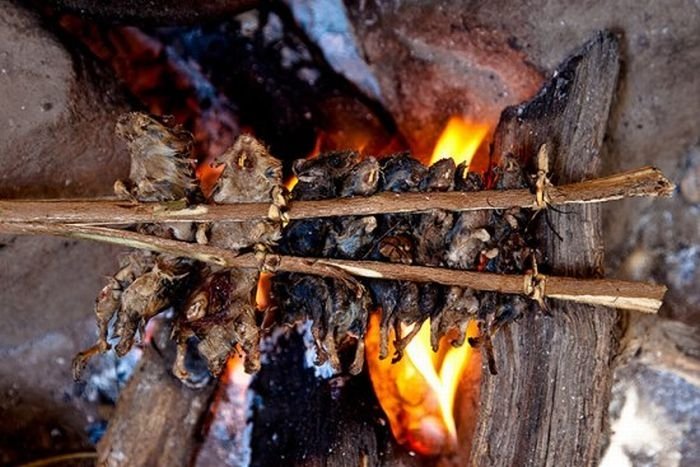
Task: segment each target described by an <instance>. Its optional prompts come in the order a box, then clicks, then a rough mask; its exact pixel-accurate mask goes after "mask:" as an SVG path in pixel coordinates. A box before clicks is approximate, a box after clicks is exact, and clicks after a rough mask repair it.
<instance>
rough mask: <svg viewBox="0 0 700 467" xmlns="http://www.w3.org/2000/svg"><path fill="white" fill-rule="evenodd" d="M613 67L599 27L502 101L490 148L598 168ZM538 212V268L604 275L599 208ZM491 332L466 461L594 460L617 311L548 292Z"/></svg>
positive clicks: (613, 43)
mask: <svg viewBox="0 0 700 467" xmlns="http://www.w3.org/2000/svg"><path fill="white" fill-rule="evenodd" d="M618 71H619V45H618V40H617V38H616V37H614V36H613V35H612V34H610V33H599V34H598V35H597V36H596V37H595V38H594V39H593V40H592V41H591V42H589V43H588V44H586V45H585V46H584V47H583V48H582V49H581V50H579V51H578V52H576V53H575V54H574V55H572V56H571V58H569V59H568V60H567V61H566V62H565V63H564V64H563V65H562V66H561V67H560V68H559V69H558V70H557V72H556V73H555V75H554V77H553V79H552V80H551V81H550V83H549V84H548V85H547V86H545V88H543V90H542V91H541V92H540V93H539V94H538V95H537V96H536V97H535V98H534V99H533V100H532V101H530V102H527V103H525V104H523V105H520V106H517V107H511V108H508V109H506V111H505V112H504V113H503V116H502V118H501V122H500V124H499V126H498V129H497V131H496V135H495V139H494V145H493V148H494V151H493V154H494V155H495V156H496V157H503V156H505V155H508V154H511V155H514V156H516V157H518V158H520V159H521V160H526V159H528V158H531V157H532V156H533V155H534V154H536V152H537V150H538V148H539V147H540V146H541V145H542V144H545V143H546V144H548V145H549V146H550V148H551V149H552V152H551V154H552V157H553V160H552V161H551V167H552V168H553V170H552V177H551V179H552V182H553V183H554V184H561V183H568V182H574V181H579V180H582V179H585V178H591V177H594V176H596V175H597V174H598V170H599V167H600V161H601V156H600V152H601V144H602V141H603V136H604V133H605V129H606V126H607V121H608V113H609V110H610V106H611V102H612V99H613V95H614V92H615V89H616V83H617V75H618ZM547 216H548V218H549V222H547V221H546V219H545V218H544V217H543V216H540V217H541V218H540V223H541V225H540V227H539V233H540V238H541V239H542V240H541V241H542V244H541V250H542V251H543V252H544V253H545V256H546V257H545V261H544V262H545V264H546V266H547V267H546V269H545V270H544V271H543V272H545V273H554V274H566V275H570V276H578V277H599V276H601V275H602V260H603V242H602V237H601V220H600V209H599V207H598V206H595V205H586V206H583V205H580V206H571V207H567V208H565V210H562V211H556V210H549V211H548V212H547ZM548 305H549V311H550V313H551V316H545V315H544V314H533V315H532V316H527V317H526V319H523V320H521V321H520V322H518V323H517V324H515V325H512V326H509V327H507V328H504V329H503V330H502V331H501V332H500V333H499V334H497V335H496V336H495V338H494V347H495V349H494V350H495V352H494V353H495V355H496V358H497V360H498V361H497V367H498V368H499V374H498V375H497V376H492V375H487V374H486V375H484V379H483V380H482V387H481V408H480V414H481V415H480V417H479V422H478V426H477V429H476V434H475V437H474V440H473V445H472V455H471V464H472V465H533V466H534V465H537V466H540V465H594V464H597V461H598V459H599V456H600V452H601V449H602V444H603V442H604V439H605V434H606V430H607V427H606V422H605V420H606V413H607V407H608V403H609V399H610V388H611V382H612V381H611V380H612V369H611V359H612V357H613V355H614V353H615V351H616V345H617V340H616V336H615V325H616V322H617V313H616V312H615V311H614V310H610V309H604V308H602V307H591V306H587V305H581V304H573V303H565V302H562V301H555V300H549V301H548Z"/></svg>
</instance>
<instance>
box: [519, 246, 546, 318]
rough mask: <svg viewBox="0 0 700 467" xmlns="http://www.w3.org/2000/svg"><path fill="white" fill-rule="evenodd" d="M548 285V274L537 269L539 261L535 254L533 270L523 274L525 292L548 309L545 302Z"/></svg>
mask: <svg viewBox="0 0 700 467" xmlns="http://www.w3.org/2000/svg"><path fill="white" fill-rule="evenodd" d="M546 285H547V276H545V275H544V274H540V273H539V271H538V270H537V261H536V260H535V256H534V255H533V256H532V270H531V271H528V272H527V273H525V275H524V276H523V294H524V295H525V296H527V297H528V298H531V299H532V300H534V301H536V302H537V303H538V304H539V305H540V307H542V308H543V309H546V308H547V307H546V305H545V303H544V297H545V287H546Z"/></svg>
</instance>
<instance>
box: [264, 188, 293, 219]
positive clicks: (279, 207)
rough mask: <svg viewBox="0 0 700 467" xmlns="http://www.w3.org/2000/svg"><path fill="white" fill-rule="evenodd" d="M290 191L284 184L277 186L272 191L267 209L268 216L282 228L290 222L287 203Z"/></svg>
mask: <svg viewBox="0 0 700 467" xmlns="http://www.w3.org/2000/svg"><path fill="white" fill-rule="evenodd" d="M287 197H288V192H287V189H286V188H285V187H283V186H281V185H280V186H275V187H274V188H272V190H271V191H270V198H271V203H270V207H269V208H268V210H267V218H268V219H269V220H270V221H272V222H273V223H274V224H277V225H278V226H279V227H280V229H282V228H284V227H286V226H287V224H289V213H288V211H289V206H288V205H287Z"/></svg>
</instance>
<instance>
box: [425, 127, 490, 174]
mask: <svg viewBox="0 0 700 467" xmlns="http://www.w3.org/2000/svg"><path fill="white" fill-rule="evenodd" d="M490 130H491V126H490V125H488V124H484V123H474V122H470V121H468V120H465V119H463V118H462V117H450V119H449V120H448V122H447V125H445V129H444V130H443V131H442V134H441V135H440V138H439V139H438V141H437V143H436V144H435V149H434V150H433V156H432V158H431V159H430V163H431V164H434V163H436V162H437V161H439V160H440V159H445V158H452V159H453V160H454V161H455V164H457V165H459V164H461V163H462V162H467V164H469V163H470V162H471V161H472V159H473V158H474V155H475V154H476V151H477V150H478V149H479V146H481V143H482V142H483V141H484V139H485V138H486V136H487V135H488V134H489V131H490Z"/></svg>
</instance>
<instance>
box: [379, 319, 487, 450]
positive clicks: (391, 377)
mask: <svg viewBox="0 0 700 467" xmlns="http://www.w3.org/2000/svg"><path fill="white" fill-rule="evenodd" d="M379 319H380V318H379V314H378V313H374V314H373V315H372V316H371V318H370V322H369V328H368V330H367V337H366V339H365V345H366V351H367V365H368V368H369V374H370V377H371V379H372V386H373V387H374V392H375V394H376V395H377V399H378V400H379V403H380V405H381V406H382V409H383V410H384V413H385V414H386V416H387V418H388V419H389V425H390V427H391V431H392V433H393V435H394V438H396V441H398V442H399V443H401V444H405V445H407V446H408V447H409V448H410V449H411V450H413V451H415V452H417V453H419V454H421V455H426V456H430V455H437V454H442V453H447V452H450V451H453V450H454V449H455V447H456V445H457V427H456V425H455V417H454V413H453V410H454V401H455V395H456V392H457V386H458V385H459V382H460V379H461V377H462V374H463V371H464V369H465V367H466V366H467V363H468V362H469V359H470V357H471V355H472V353H473V350H472V349H471V347H469V345H467V344H465V345H462V346H461V347H457V348H454V347H451V346H450V345H449V343H447V342H441V344H440V352H438V353H435V352H433V351H432V349H431V347H430V323H429V322H428V321H426V322H425V323H424V324H423V325H422V326H421V329H420V331H419V332H418V334H416V336H415V337H414V338H413V340H412V341H411V343H410V344H409V345H408V347H407V348H406V353H405V355H404V357H403V358H402V359H401V360H399V361H398V362H397V363H391V360H390V359H389V358H387V359H385V360H380V359H379ZM477 334H478V331H477V329H476V324H475V323H473V322H472V323H470V325H469V330H468V335H469V336H476V335H477ZM390 350H391V351H392V352H393V348H390Z"/></svg>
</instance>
